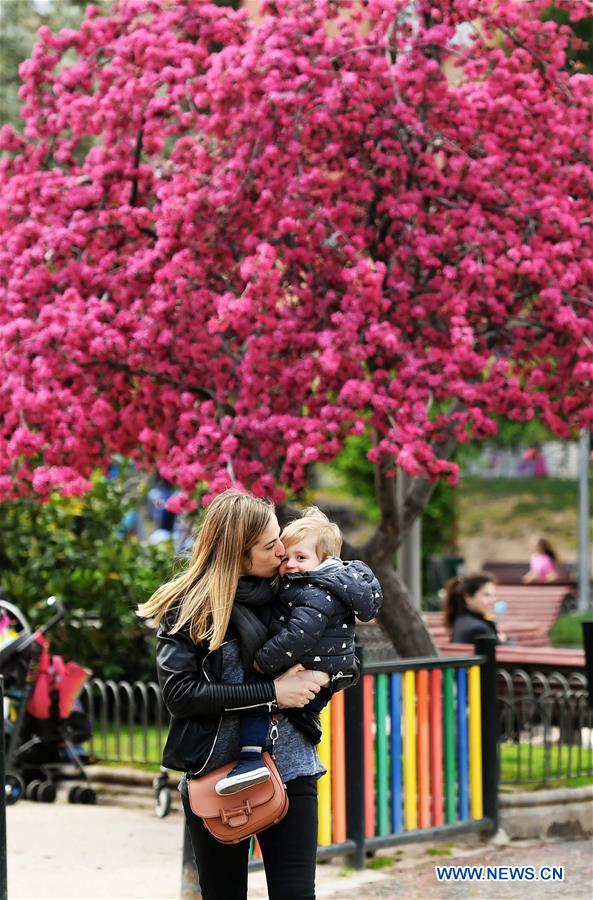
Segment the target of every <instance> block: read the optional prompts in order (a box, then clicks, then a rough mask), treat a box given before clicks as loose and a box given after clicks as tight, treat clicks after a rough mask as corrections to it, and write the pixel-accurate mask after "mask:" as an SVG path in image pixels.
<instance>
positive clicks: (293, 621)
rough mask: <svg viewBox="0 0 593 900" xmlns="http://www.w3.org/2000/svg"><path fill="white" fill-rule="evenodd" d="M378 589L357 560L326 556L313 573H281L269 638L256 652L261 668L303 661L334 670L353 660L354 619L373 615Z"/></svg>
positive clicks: (271, 670)
mask: <svg viewBox="0 0 593 900" xmlns="http://www.w3.org/2000/svg"><path fill="white" fill-rule="evenodd" d="M382 600H383V594H382V592H381V587H380V585H379V582H378V581H377V579H376V578H375V576H374V575H373V573H372V572H371V570H370V569H369V567H368V566H367V565H366V563H363V562H361V561H360V560H352V561H351V562H342V560H341V559H335V558H332V559H328V560H326V562H325V563H323V564H322V565H321V566H320V567H318V568H317V569H314V570H313V571H312V572H304V573H301V572H295V573H292V574H290V575H285V576H284V578H283V579H282V581H281V584H280V591H279V593H278V598H277V600H276V602H275V603H274V607H273V613H272V622H271V624H270V635H271V637H270V639H269V640H268V641H266V643H265V644H264V645H263V647H262V648H261V649H260V650H258V651H257V653H256V654H255V661H256V662H257V664H258V666H259V667H260V669H261V671H262V672H265V673H266V674H275V673H276V672H282V671H283V670H284V669H288V668H290V666H293V665H295V663H298V662H300V663H302V665H303V666H305V668H306V669H319V671H321V672H329V674H330V675H337V674H338V672H348V671H349V670H350V669H351V668H352V666H353V665H354V641H355V635H354V620H355V617H356V618H358V619H360V620H361V621H362V622H369V621H370V620H371V619H373V618H374V617H375V616H376V615H377V612H378V611H379V607H380V606H381V602H382Z"/></svg>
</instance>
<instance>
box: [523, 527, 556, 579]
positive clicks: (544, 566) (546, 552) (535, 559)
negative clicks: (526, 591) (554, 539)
mask: <svg viewBox="0 0 593 900" xmlns="http://www.w3.org/2000/svg"><path fill="white" fill-rule="evenodd" d="M557 580H558V554H557V553H556V551H555V550H554V548H553V547H552V545H551V544H550V542H549V541H548V540H546V538H539V540H538V541H536V544H535V551H534V553H533V554H532V556H531V559H530V560H529V572H527V573H526V574H525V575H524V576H523V578H522V581H523V583H524V584H532V583H533V582H536V583H539V584H541V583H542V582H543V583H546V584H549V583H551V582H553V581H557Z"/></svg>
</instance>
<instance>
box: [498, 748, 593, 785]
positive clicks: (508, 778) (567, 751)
mask: <svg viewBox="0 0 593 900" xmlns="http://www.w3.org/2000/svg"><path fill="white" fill-rule="evenodd" d="M500 783H501V785H502V784H504V785H505V786H510V785H517V786H519V785H520V786H521V789H522V790H535V789H536V788H543V787H579V786H581V785H585V784H593V752H591V750H590V749H588V748H580V752H579V748H578V747H577V746H574V747H567V746H554V745H552V746H549V747H545V746H541V745H537V744H532V745H531V746H529V744H525V743H523V744H509V743H504V744H501V745H500Z"/></svg>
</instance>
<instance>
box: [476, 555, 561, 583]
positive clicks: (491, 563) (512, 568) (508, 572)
mask: <svg viewBox="0 0 593 900" xmlns="http://www.w3.org/2000/svg"><path fill="white" fill-rule="evenodd" d="M482 569H483V570H484V571H485V572H488V573H489V574H490V575H492V576H494V578H495V579H496V581H497V582H498V584H501V585H502V584H504V585H507V584H523V576H524V575H526V574H527V572H528V571H529V563H528V562H524V563H523V562H500V561H495V560H488V561H487V562H485V563H484V565H483V566H482ZM553 584H554V585H560V584H561V585H564V587H565V588H566V587H570V588H575V587H576V575H575V567H574V564H572V563H559V564H558V578H557V580H556V581H554V582H553Z"/></svg>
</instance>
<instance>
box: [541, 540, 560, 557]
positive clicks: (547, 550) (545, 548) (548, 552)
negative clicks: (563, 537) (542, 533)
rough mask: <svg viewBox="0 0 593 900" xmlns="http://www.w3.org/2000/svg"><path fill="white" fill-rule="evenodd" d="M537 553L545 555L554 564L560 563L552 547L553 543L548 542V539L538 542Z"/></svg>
mask: <svg viewBox="0 0 593 900" xmlns="http://www.w3.org/2000/svg"><path fill="white" fill-rule="evenodd" d="M537 551H538V553H543V554H544V555H545V556H547V557H548V558H549V559H551V560H552V562H553V563H557V562H558V554H557V553H556V551H555V550H554V548H553V547H552V545H551V543H550V542H549V541H548V540H547V538H540V539H539V540H538V542H537Z"/></svg>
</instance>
